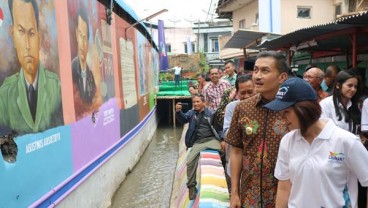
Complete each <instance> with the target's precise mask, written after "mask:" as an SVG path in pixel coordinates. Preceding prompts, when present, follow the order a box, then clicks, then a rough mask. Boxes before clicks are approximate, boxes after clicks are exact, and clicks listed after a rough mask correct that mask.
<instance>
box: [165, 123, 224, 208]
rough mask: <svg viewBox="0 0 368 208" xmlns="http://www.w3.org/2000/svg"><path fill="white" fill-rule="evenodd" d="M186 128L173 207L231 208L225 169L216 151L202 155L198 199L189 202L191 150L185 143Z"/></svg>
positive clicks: (177, 167) (205, 151) (176, 174)
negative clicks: (188, 171)
mask: <svg viewBox="0 0 368 208" xmlns="http://www.w3.org/2000/svg"><path fill="white" fill-rule="evenodd" d="M185 131H186V126H185V128H184V130H183V135H182V138H181V140H180V143H179V158H178V161H177V166H176V172H175V179H174V180H175V181H174V187H173V194H172V196H171V198H172V200H171V207H193V208H197V207H200V208H207V207H208V208H209V207H216V208H222V207H229V206H230V198H229V192H228V189H227V184H226V178H225V173H224V168H223V167H222V163H221V159H220V155H219V153H218V152H217V151H214V150H204V151H202V152H201V153H200V158H199V162H198V169H197V189H198V193H197V197H196V199H195V200H189V197H188V193H189V192H188V189H187V186H186V183H187V174H186V173H187V167H186V158H187V157H188V154H189V150H188V151H187V150H186V146H185V143H184V137H185Z"/></svg>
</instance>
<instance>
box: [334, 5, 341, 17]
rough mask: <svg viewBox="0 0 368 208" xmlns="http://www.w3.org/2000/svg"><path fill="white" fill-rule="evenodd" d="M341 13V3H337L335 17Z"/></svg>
mask: <svg viewBox="0 0 368 208" xmlns="http://www.w3.org/2000/svg"><path fill="white" fill-rule="evenodd" d="M337 15H341V4H338V5H335V17H336V16H337Z"/></svg>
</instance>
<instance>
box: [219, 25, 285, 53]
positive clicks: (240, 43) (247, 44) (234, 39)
mask: <svg viewBox="0 0 368 208" xmlns="http://www.w3.org/2000/svg"><path fill="white" fill-rule="evenodd" d="M269 35H273V36H274V37H277V36H279V35H277V34H271V33H267V32H258V31H252V30H242V29H240V30H238V31H236V32H235V33H234V34H233V35H232V36H231V38H230V39H229V41H227V43H226V44H225V46H224V48H247V49H257V45H258V44H260V43H261V41H262V38H263V37H265V36H269Z"/></svg>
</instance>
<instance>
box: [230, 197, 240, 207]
mask: <svg viewBox="0 0 368 208" xmlns="http://www.w3.org/2000/svg"><path fill="white" fill-rule="evenodd" d="M230 208H241V203H240V198H239V195H238V194H231V198H230Z"/></svg>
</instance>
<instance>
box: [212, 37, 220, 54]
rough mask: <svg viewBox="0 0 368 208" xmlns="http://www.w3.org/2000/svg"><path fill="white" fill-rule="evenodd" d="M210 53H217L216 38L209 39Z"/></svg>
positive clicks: (217, 44)
mask: <svg viewBox="0 0 368 208" xmlns="http://www.w3.org/2000/svg"><path fill="white" fill-rule="evenodd" d="M211 52H219V43H218V39H217V38H211Z"/></svg>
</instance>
